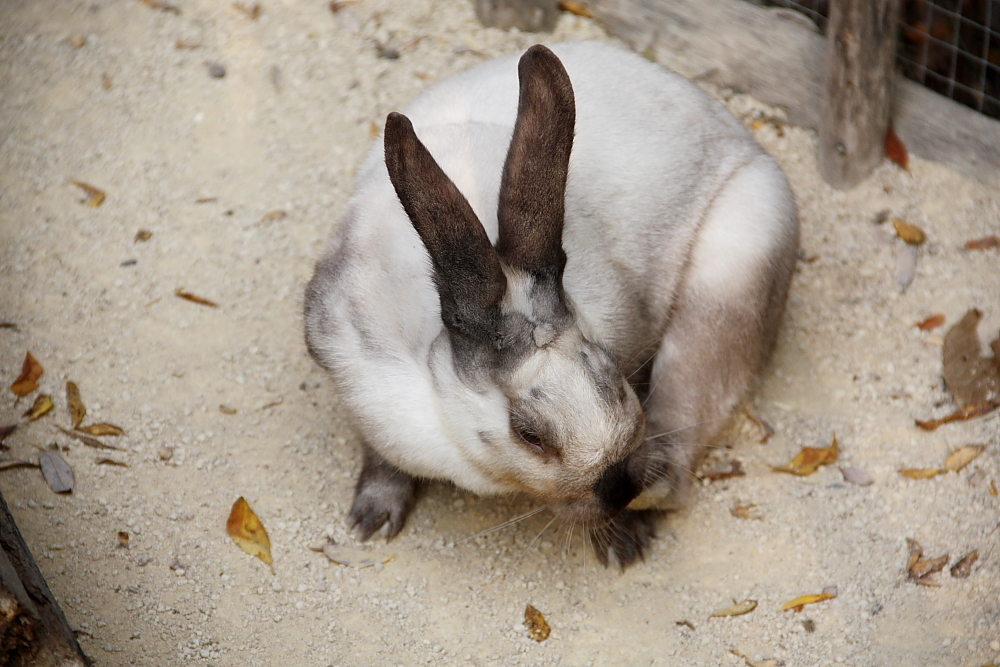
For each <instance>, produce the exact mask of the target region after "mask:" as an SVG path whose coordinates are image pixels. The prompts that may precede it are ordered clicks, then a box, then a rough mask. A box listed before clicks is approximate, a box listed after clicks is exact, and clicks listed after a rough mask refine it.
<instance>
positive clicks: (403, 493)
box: [348, 450, 419, 540]
mask: <svg viewBox="0 0 1000 667" xmlns="http://www.w3.org/2000/svg"><path fill="white" fill-rule="evenodd" d="M418 487H419V483H418V481H417V480H416V479H415V478H413V477H411V476H410V475H407V474H406V473H405V472H403V471H402V470H400V469H399V468H396V467H395V466H393V465H392V464H390V463H388V462H387V461H385V460H384V459H383V458H382V457H380V456H379V455H378V454H376V453H375V452H373V451H371V450H366V451H365V463H364V467H362V469H361V474H360V475H359V476H358V483H357V486H355V488H354V503H353V505H351V511H350V514H349V515H348V521H349V523H350V525H351V528H352V529H354V530H356V531H357V534H358V537H360V538H361V539H362V540H367V539H368V538H370V537H371V536H372V535H374V534H375V532H376V531H377V530H378V529H380V528H381V527H382V526H385V536H386V538H387V539H388V538H392V537H394V536H395V535H396V533H398V532H399V531H400V530H401V529H402V528H403V523H404V522H405V521H406V517H407V516H408V515H409V513H410V510H412V509H413V506H414V504H416V502H417V490H418Z"/></svg>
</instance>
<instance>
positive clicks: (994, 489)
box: [990, 479, 1000, 498]
mask: <svg viewBox="0 0 1000 667" xmlns="http://www.w3.org/2000/svg"><path fill="white" fill-rule="evenodd" d="M990 495H991V496H993V497H994V498H996V497H997V496H1000V491H998V490H997V483H996V482H994V481H993V480H992V479H991V480H990Z"/></svg>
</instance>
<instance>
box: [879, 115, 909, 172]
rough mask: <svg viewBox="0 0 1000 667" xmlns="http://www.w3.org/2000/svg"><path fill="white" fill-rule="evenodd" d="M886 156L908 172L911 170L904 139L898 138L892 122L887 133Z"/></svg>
mask: <svg viewBox="0 0 1000 667" xmlns="http://www.w3.org/2000/svg"><path fill="white" fill-rule="evenodd" d="M885 155H886V157H888V158H889V159H890V160H892V161H893V162H895V163H896V164H898V165H899V166H900V167H902V168H903V169H905V170H906V171H909V170H910V156H909V154H908V153H907V152H906V146H905V145H904V144H903V141H902V139H900V138H899V137H898V136H896V132H895V130H893V129H892V122H890V123H889V127H888V128H887V129H886V131H885Z"/></svg>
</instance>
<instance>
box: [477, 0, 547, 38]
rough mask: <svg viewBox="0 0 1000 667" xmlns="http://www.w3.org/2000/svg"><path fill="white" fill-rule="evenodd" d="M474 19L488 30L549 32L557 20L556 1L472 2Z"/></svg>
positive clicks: (509, 0) (497, 0) (504, 0)
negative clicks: (474, 12) (511, 29)
mask: <svg viewBox="0 0 1000 667" xmlns="http://www.w3.org/2000/svg"><path fill="white" fill-rule="evenodd" d="M473 5H475V9H476V18H477V19H479V22H480V23H482V24H483V25H484V26H486V27H488V28H502V29H504V30H508V29H510V28H517V29H518V30H523V31H525V32H550V31H551V30H552V29H553V28H555V27H556V20H557V19H558V18H559V7H558V6H557V0H473Z"/></svg>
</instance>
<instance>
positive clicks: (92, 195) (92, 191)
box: [70, 180, 106, 208]
mask: <svg viewBox="0 0 1000 667" xmlns="http://www.w3.org/2000/svg"><path fill="white" fill-rule="evenodd" d="M70 183H72V184H73V185H75V186H76V187H78V188H80V189H81V190H83V191H84V192H85V193H87V198H86V199H84V200H83V201H82V202H81V203H82V204H86V205H87V206H89V207H90V208H97V207H98V206H100V205H101V204H103V203H104V199H105V197H106V195H105V194H104V191H103V190H101V189H100V188H95V187H94V186H93V185H90V184H89V183H84V182H83V181H76V180H71V181H70Z"/></svg>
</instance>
